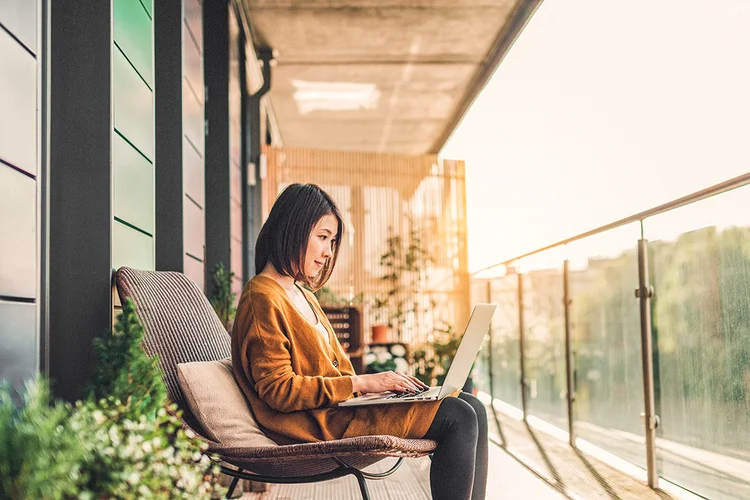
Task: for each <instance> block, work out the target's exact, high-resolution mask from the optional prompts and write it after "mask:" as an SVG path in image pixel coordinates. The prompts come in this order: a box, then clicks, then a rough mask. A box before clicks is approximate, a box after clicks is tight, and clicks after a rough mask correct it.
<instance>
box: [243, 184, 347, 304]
mask: <svg viewBox="0 0 750 500" xmlns="http://www.w3.org/2000/svg"><path fill="white" fill-rule="evenodd" d="M328 214H331V215H333V216H335V217H336V220H337V221H338V235H337V236H336V241H335V243H334V245H333V249H332V252H333V254H332V255H331V258H330V259H328V261H327V262H326V264H325V266H323V269H321V271H320V272H319V273H318V274H317V275H316V276H315V278H314V279H313V277H311V276H305V273H304V269H305V262H304V261H305V253H306V252H307V242H308V240H309V238H310V233H311V232H312V230H313V227H315V224H316V223H317V222H318V221H319V220H320V219H321V218H322V217H323V216H324V215H328ZM343 234H344V221H343V219H342V218H341V213H340V212H339V209H338V207H337V206H336V203H335V202H334V201H333V199H332V198H331V197H330V196H329V195H328V193H326V192H325V191H323V190H322V189H320V187H318V186H316V185H315V184H291V185H290V186H288V187H287V188H286V189H285V190H284V191H283V192H282V193H281V194H280V195H279V197H278V198H276V201H275V202H274V204H273V207H272V208H271V213H270V214H269V215H268V219H267V220H266V222H265V223H264V224H263V227H262V228H261V229H260V233H259V234H258V241H256V243H255V273H256V274H260V272H261V271H263V269H264V268H265V267H266V264H268V263H269V262H270V263H271V264H272V265H273V267H275V268H276V271H277V272H278V273H279V274H281V275H282V276H291V277H292V278H294V279H295V280H296V281H301V282H304V283H306V284H307V285H308V286H309V287H310V288H311V289H312V290H319V289H320V288H322V287H323V285H324V284H325V283H326V281H328V278H330V277H331V272H332V271H333V268H334V266H335V265H336V259H337V258H338V256H339V246H340V243H339V242H340V241H341V238H342V237H343Z"/></svg>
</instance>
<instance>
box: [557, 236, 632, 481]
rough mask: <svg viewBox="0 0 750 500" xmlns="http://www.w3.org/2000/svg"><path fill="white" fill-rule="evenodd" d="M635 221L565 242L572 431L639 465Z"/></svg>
mask: <svg viewBox="0 0 750 500" xmlns="http://www.w3.org/2000/svg"><path fill="white" fill-rule="evenodd" d="M639 238H640V224H639V223H634V224H630V225H627V226H624V227H621V228H617V229H614V230H611V231H607V232H605V233H601V234H598V235H596V236H592V237H590V238H586V239H584V240H581V241H577V242H574V243H571V244H570V245H568V248H567V252H566V253H567V255H568V259H569V262H570V263H569V267H568V289H569V294H570V300H571V303H570V333H571V342H572V351H573V359H574V362H573V366H574V377H573V378H574V381H575V386H574V391H575V395H576V399H575V406H574V415H575V417H574V418H575V432H576V435H577V436H578V437H580V438H583V439H585V440H587V441H589V442H591V443H593V444H595V445H597V446H599V447H600V448H603V449H605V450H607V451H608V452H610V453H613V454H615V455H617V456H619V457H621V458H624V459H626V460H628V461H630V462H631V463H634V464H637V465H639V466H641V467H645V466H646V453H645V438H644V428H643V424H642V423H641V420H640V414H641V411H643V376H642V363H641V334H640V320H639V318H640V316H639V303H638V300H637V299H636V297H635V293H634V290H635V289H636V288H637V286H638V256H637V253H636V249H637V246H638V239H639Z"/></svg>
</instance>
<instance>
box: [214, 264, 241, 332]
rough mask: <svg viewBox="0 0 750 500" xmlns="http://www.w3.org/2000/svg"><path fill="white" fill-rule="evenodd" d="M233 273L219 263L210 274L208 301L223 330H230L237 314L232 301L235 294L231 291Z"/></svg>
mask: <svg viewBox="0 0 750 500" xmlns="http://www.w3.org/2000/svg"><path fill="white" fill-rule="evenodd" d="M233 279H234V273H233V272H231V271H229V272H227V269H226V268H224V264H222V263H221V262H219V263H218V264H216V267H215V268H214V270H213V271H212V272H211V282H212V284H213V285H212V287H211V294H210V295H209V296H208V301H209V302H210V303H211V306H212V307H213V308H214V311H216V315H217V316H218V317H219V319H220V320H221V324H222V325H224V328H226V329H227V330H230V328H231V326H232V322H233V321H234V315H235V314H236V313H237V307H236V306H235V305H234V299H235V298H236V297H237V294H236V293H234V292H233V291H232V281H233Z"/></svg>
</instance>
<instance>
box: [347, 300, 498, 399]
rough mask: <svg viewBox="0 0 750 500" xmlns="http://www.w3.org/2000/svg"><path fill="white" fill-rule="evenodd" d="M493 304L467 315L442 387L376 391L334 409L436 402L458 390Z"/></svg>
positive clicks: (481, 338) (479, 344)
mask: <svg viewBox="0 0 750 500" xmlns="http://www.w3.org/2000/svg"><path fill="white" fill-rule="evenodd" d="M496 307H497V304H477V305H476V306H474V310H473V311H472V312H471V317H470V318H469V324H468V325H466V329H465V330H464V334H463V337H461V343H460V344H459V345H458V350H457V351H456V356H455V357H454V358H453V363H451V366H450V368H449V369H448V373H447V374H446V375H445V381H444V382H443V385H440V386H437V387H430V388H429V389H425V390H424V391H420V392H417V393H410V392H405V393H397V392H391V391H387V392H378V393H372V394H365V395H364V396H359V397H356V398H352V399H347V400H346V401H342V402H341V403H339V404H338V406H364V405H383V404H393V403H414V402H415V401H437V400H440V399H443V398H444V397H446V396H447V395H449V394H451V393H453V392H455V391H457V390H458V389H461V388H462V387H463V386H464V383H466V377H468V376H469V371H470V370H471V365H472V364H474V360H475V359H476V357H477V353H478V352H479V348H480V347H481V346H482V340H483V339H484V335H485V334H486V333H487V330H488V329H489V327H490V321H491V320H492V315H493V314H494V313H495V308H496Z"/></svg>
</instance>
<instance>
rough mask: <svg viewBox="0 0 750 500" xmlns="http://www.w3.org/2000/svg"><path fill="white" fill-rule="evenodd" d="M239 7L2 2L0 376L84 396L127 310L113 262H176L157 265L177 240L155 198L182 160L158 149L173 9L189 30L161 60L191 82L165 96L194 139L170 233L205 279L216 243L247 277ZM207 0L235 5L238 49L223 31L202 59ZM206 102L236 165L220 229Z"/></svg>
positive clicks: (193, 273) (192, 273) (151, 265)
mask: <svg viewBox="0 0 750 500" xmlns="http://www.w3.org/2000/svg"><path fill="white" fill-rule="evenodd" d="M175 1H176V2H179V3H178V4H176V3H174V2H175ZM170 2H171V3H170ZM175 7H177V8H175ZM236 8H237V7H236V5H235V3H234V2H225V3H224V2H217V3H213V2H211V3H207V4H206V5H204V4H203V2H202V1H201V0H101V2H100V1H99V0H85V1H84V0H80V5H79V3H78V2H76V3H66V2H54V1H53V2H51V1H49V0H0V381H5V380H11V381H13V382H14V384H20V383H21V382H22V381H23V380H25V379H28V378H30V377H31V376H33V375H34V374H36V373H38V372H40V371H42V372H43V373H45V374H47V375H49V376H50V377H51V378H52V379H53V384H54V385H53V387H54V388H55V392H56V394H57V395H59V396H61V397H64V398H68V399H74V398H75V397H78V396H80V394H81V390H82V387H83V386H84V385H85V384H86V382H87V380H88V377H89V376H90V372H91V368H92V366H93V354H92V350H91V342H92V340H93V339H94V338H96V337H97V336H99V335H102V334H103V333H104V332H105V329H106V328H107V326H108V325H109V324H111V323H110V322H111V320H112V316H111V311H112V307H113V306H114V307H117V306H118V303H117V302H118V301H117V298H116V294H115V295H114V296H113V297H112V299H111V300H110V297H109V296H108V295H107V291H108V290H110V282H111V274H110V271H113V270H116V269H117V268H119V267H121V266H130V267H134V268H138V269H146V270H154V269H156V270H158V269H167V267H162V268H160V267H159V266H158V265H157V261H156V251H155V248H156V246H155V243H156V240H157V238H161V240H160V241H165V239H166V238H165V234H166V229H160V231H159V232H160V235H158V234H157V230H156V227H157V222H158V221H157V206H161V207H165V206H166V205H165V204H164V200H162V199H160V197H157V196H156V194H155V193H156V187H157V182H156V180H157V173H164V172H166V171H168V170H169V169H167V168H165V167H166V166H167V162H166V161H164V162H163V164H162V166H161V169H160V170H159V171H158V172H157V169H158V168H160V167H159V165H158V164H157V162H156V151H157V149H158V148H157V146H161V145H164V144H166V140H165V141H162V142H159V141H161V139H159V138H158V137H159V136H157V135H156V134H155V132H156V123H157V122H156V110H157V102H158V101H157V99H159V92H160V90H159V88H157V84H156V81H157V79H158V78H157V77H158V76H159V73H157V72H156V71H155V69H156V68H155V61H156V57H155V46H156V45H157V44H156V42H157V41H159V40H160V38H159V37H158V36H157V37H155V35H159V36H160V35H162V34H166V33H167V32H168V31H167V30H166V29H164V28H165V27H166V26H167V24H166V23H167V21H169V20H171V21H175V20H176V19H178V18H179V19H180V26H179V27H176V26H174V24H172V25H169V26H170V28H173V29H174V33H175V42H174V43H173V44H172V45H170V46H169V47H171V48H177V47H179V48H181V51H180V52H181V54H182V56H181V58H180V56H178V55H177V54H176V53H175V55H174V56H167V57H166V58H163V60H164V66H162V65H160V66H159V67H160V68H166V67H170V65H171V69H174V70H175V71H174V73H175V74H178V73H179V75H178V76H177V77H176V78H175V87H176V88H180V89H181V92H180V94H181V95H179V96H177V92H171V93H164V94H162V96H163V97H162V99H165V100H164V101H160V103H161V104H163V103H171V102H173V101H176V104H177V105H176V106H175V107H174V108H172V109H174V110H175V113H174V114H172V115H170V116H169V118H168V120H170V122H169V123H166V126H167V127H168V126H169V125H170V124H174V129H176V128H177V127H178V126H180V125H181V127H182V132H181V133H180V132H177V133H176V134H177V135H178V136H179V137H175V140H174V141H173V142H172V143H170V145H171V144H174V146H175V148H174V149H176V150H177V151H180V144H181V148H182V149H181V152H182V158H181V160H178V165H177V168H176V169H174V171H175V172H177V173H178V174H180V175H181V180H179V181H176V182H174V184H175V185H174V191H173V194H174V195H175V203H174V204H173V205H170V207H172V206H173V207H174V211H180V210H181V211H182V213H179V214H176V216H175V219H179V220H180V221H181V223H180V224H177V226H176V227H181V230H180V235H179V237H178V238H173V240H175V241H177V242H179V244H180V245H179V246H180V248H179V250H177V251H176V252H175V255H176V256H177V257H178V258H177V259H176V260H177V264H176V265H177V266H179V264H180V263H181V262H183V259H184V269H183V271H184V272H185V273H186V274H187V275H188V276H189V277H190V278H192V279H193V280H194V281H195V282H197V283H198V284H199V286H201V287H202V288H205V276H206V264H205V258H206V257H205V254H206V246H207V245H208V246H209V248H212V247H217V248H218V247H221V248H223V249H229V248H231V250H230V251H226V252H225V253H224V254H223V255H222V258H221V260H222V261H223V262H224V263H225V265H229V266H230V268H231V269H232V270H233V271H234V272H235V273H236V278H235V283H234V285H235V290H237V291H239V290H240V289H241V287H242V285H243V284H244V279H245V278H246V277H245V276H243V275H242V259H243V255H247V248H246V245H245V242H243V230H242V217H243V207H242V203H243V195H242V169H243V163H244V160H243V158H244V154H243V150H244V149H245V148H246V142H247V135H248V134H247V130H246V129H245V128H244V127H245V120H244V119H243V116H242V101H243V97H242V92H243V90H242V81H243V79H242V76H241V69H240V68H244V67H245V61H244V58H243V52H242V51H241V50H238V49H239V46H240V44H241V43H244V41H245V40H246V39H247V37H246V36H245V35H244V34H243V30H246V29H247V26H246V24H243V23H242V22H239V21H240V20H239V18H238V17H236V16H235V13H236V12H235V9H236ZM169 9H174V11H175V12H176V14H175V16H172V15H171V14H168V12H169ZM212 9H213V10H212ZM155 12H156V14H157V16H156V17H155V16H154V13H155ZM205 12H209V13H211V15H213V16H214V17H217V16H218V17H220V18H221V16H222V15H226V16H227V17H226V18H221V19H223V21H224V23H225V25H224V26H225V28H226V24H227V22H228V21H229V24H230V25H231V26H232V30H233V34H232V36H231V39H232V43H231V48H232V50H231V54H230V50H229V49H230V47H229V44H228V43H227V42H226V40H227V39H228V38H229V33H228V31H225V30H222V31H220V32H219V34H223V36H224V37H225V38H224V40H225V41H222V42H220V43H216V38H210V37H206V40H213V41H214V42H213V46H214V49H217V47H218V50H215V51H214V52H213V53H212V55H211V57H209V58H207V60H206V61H204V53H206V52H205V51H204V49H205V48H206V47H207V46H208V43H206V44H205V45H204V37H205V36H206V35H204V26H203V24H204V19H208V17H207V16H206V17H205V18H204V15H206V14H205ZM110 16H111V17H110ZM177 16H179V17H177ZM229 16H231V20H230V19H229ZM43 27H44V28H43ZM82 27H85V28H86V29H81V28H82ZM160 27H161V28H162V29H161V30H160ZM178 30H181V32H180V34H179V35H178V34H177V33H178ZM207 33H210V34H213V35H215V33H213V32H212V31H208V32H207ZM45 34H47V35H45ZM178 36H181V41H180V42H177V38H178ZM177 43H179V44H180V45H177ZM169 47H168V48H169ZM175 52H177V51H175ZM169 53H170V51H166V52H164V51H160V52H158V54H159V55H160V56H164V54H169ZM176 59H180V60H179V61H177V60H176ZM230 60H231V68H229V67H228V66H227V65H226V63H227V62H229V61H230ZM207 61H222V62H223V63H224V67H223V69H221V70H220V71H219V73H217V74H218V75H221V79H223V85H222V86H221V87H222V88H223V92H224V94H223V96H222V97H221V98H219V99H218V100H217V101H215V104H214V107H212V106H211V105H210V104H209V105H208V107H207V103H206V97H205V96H206V90H207V88H206V85H205V83H204V78H205V74H204V72H205V71H206V70H205V69H204V68H207V67H208V64H207ZM48 68H49V69H48ZM71 68H74V69H75V70H72V69H71ZM178 81H179V82H181V85H180V84H178V83H177V82H178ZM178 85H180V87H178ZM162 88H164V87H162ZM167 96H170V97H171V99H170V98H168V97H167ZM222 103H223V104H222ZM207 111H210V112H212V113H213V115H212V116H213V118H214V120H215V123H216V124H217V127H216V129H217V130H216V131H215V132H214V134H213V136H212V139H213V140H214V141H215V143H216V144H219V149H221V148H224V149H223V151H224V157H223V159H222V160H221V161H219V162H212V163H211V165H212V166H215V167H216V168H217V169H219V170H222V171H223V179H225V180H224V181H222V182H223V185H224V191H222V194H220V195H218V196H219V197H220V200H218V201H219V202H222V203H223V206H224V207H226V208H225V210H224V214H225V215H222V217H218V218H215V219H214V220H211V221H208V223H209V226H208V229H211V230H213V229H216V228H217V227H219V226H221V228H223V229H222V231H221V232H217V231H214V232H213V233H212V234H219V233H221V236H217V237H213V238H210V241H209V240H207V238H206V234H207V233H206V230H207V221H206V215H205V214H206V203H207V193H206V174H207V172H206V168H205V165H206V160H205V155H206V149H207V148H206V134H207V133H208V125H207V123H206V120H205V118H206V115H207ZM180 121H181V122H182V123H180ZM221 123H223V124H224V125H223V130H222V126H220V124H221ZM230 129H231V130H230ZM170 171H171V170H170ZM211 194H213V198H217V195H216V193H213V191H212V193H211ZM208 198H209V199H212V198H210V197H208ZM180 200H181V202H180ZM214 201H216V200H214ZM160 202H161V205H159V204H160ZM215 204H216V203H215ZM230 207H231V208H230ZM170 210H171V208H170ZM247 212H248V213H251V211H250V210H248V211H247ZM159 220H160V219H159ZM170 220H171V219H170ZM161 227H164V226H160V228H161ZM45 235H47V236H45ZM230 254H231V256H230Z"/></svg>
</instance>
